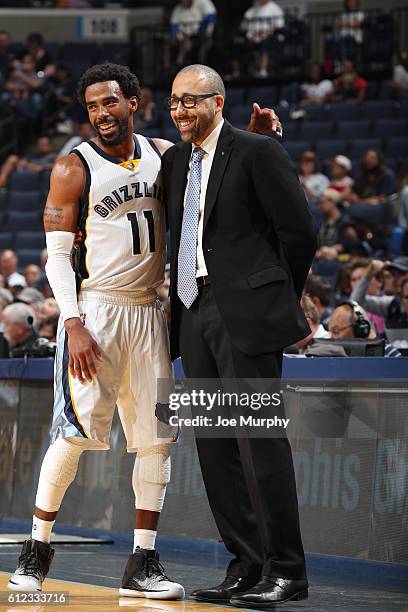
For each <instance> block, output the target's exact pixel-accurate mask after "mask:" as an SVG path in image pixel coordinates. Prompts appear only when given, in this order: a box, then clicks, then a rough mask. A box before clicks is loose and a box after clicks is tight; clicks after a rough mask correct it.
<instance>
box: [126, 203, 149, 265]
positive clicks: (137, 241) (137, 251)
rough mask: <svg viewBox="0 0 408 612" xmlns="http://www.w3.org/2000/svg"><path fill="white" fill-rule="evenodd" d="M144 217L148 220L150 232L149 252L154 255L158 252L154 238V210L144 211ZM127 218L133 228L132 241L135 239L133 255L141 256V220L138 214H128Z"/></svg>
mask: <svg viewBox="0 0 408 612" xmlns="http://www.w3.org/2000/svg"><path fill="white" fill-rule="evenodd" d="M143 216H144V218H145V219H146V222H147V227H148V230H149V251H150V253H154V252H155V250H156V240H155V237H154V217H153V211H152V210H144V211H143ZM127 218H128V220H129V221H130V226H131V228H132V239H133V255H140V254H141V252H142V251H141V249H140V229H139V220H138V216H137V213H135V212H131V213H128V214H127Z"/></svg>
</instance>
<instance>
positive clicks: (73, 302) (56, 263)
mask: <svg viewBox="0 0 408 612" xmlns="http://www.w3.org/2000/svg"><path fill="white" fill-rule="evenodd" d="M45 237H46V241H47V251H48V260H47V264H46V266H45V271H46V273H47V277H48V281H49V283H50V286H51V289H52V291H53V293H54V297H55V299H56V300H57V304H58V306H59V308H60V310H61V316H62V318H63V320H64V321H66V320H67V319H72V318H73V317H79V310H78V301H77V292H76V283H75V273H74V271H73V269H72V265H71V250H72V247H73V244H74V238H75V234H73V233H72V232H59V231H58V232H47V233H46V234H45Z"/></svg>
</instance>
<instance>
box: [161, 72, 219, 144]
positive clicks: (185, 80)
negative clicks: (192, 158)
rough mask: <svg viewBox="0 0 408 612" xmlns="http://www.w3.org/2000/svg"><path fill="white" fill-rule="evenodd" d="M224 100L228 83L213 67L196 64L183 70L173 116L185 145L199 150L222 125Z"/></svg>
mask: <svg viewBox="0 0 408 612" xmlns="http://www.w3.org/2000/svg"><path fill="white" fill-rule="evenodd" d="M224 98H225V87H224V83H223V82H222V79H221V77H220V75H219V74H218V72H215V70H213V69H212V68H210V67H209V66H204V65H203V64H192V65H191V66H186V67H185V68H183V69H182V70H180V72H179V73H178V74H177V75H176V77H175V79H174V81H173V86H172V90H171V99H172V100H173V101H175V103H174V104H173V105H172V106H171V109H170V114H171V118H172V119H173V122H174V125H175V126H176V128H177V129H178V131H179V133H180V138H181V140H182V141H183V142H188V143H193V144H194V145H196V146H199V145H201V143H202V142H204V141H205V140H206V138H207V137H208V136H209V135H210V134H211V132H212V131H213V130H214V129H215V128H216V127H217V125H218V124H219V123H220V122H221V121H222V109H223V107H224ZM176 104H177V106H176Z"/></svg>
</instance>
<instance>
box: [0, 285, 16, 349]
mask: <svg viewBox="0 0 408 612" xmlns="http://www.w3.org/2000/svg"><path fill="white" fill-rule="evenodd" d="M12 302H13V296H12V294H11V293H10V291H7V289H1V288H0V359H5V358H7V357H8V354H9V353H8V343H7V340H6V339H5V337H4V333H3V332H4V324H3V320H2V316H1V315H2V312H3V310H4V309H5V308H6V306H8V305H9V304H11V303H12Z"/></svg>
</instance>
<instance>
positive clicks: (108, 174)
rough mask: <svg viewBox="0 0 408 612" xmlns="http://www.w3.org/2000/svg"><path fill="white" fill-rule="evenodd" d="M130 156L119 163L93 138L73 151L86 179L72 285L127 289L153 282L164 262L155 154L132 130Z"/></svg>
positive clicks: (143, 287) (156, 281)
mask: <svg viewBox="0 0 408 612" xmlns="http://www.w3.org/2000/svg"><path fill="white" fill-rule="evenodd" d="M134 139H135V159H133V160H129V161H127V162H123V163H121V162H119V161H118V160H117V159H115V158H114V157H111V156H110V155H108V154H107V153H105V152H104V151H103V150H102V149H100V148H99V147H98V146H97V145H96V144H95V143H94V142H91V141H89V142H83V143H82V144H80V145H79V146H78V147H75V149H74V150H73V151H74V153H76V154H77V155H78V157H80V159H81V160H82V162H83V164H84V167H85V171H86V176H87V181H86V188H85V192H84V196H83V198H82V201H81V208H80V213H79V220H78V226H79V227H80V228H81V230H82V233H83V244H82V247H81V249H80V250H79V254H78V255H77V257H76V261H74V267H75V271H76V273H77V276H78V281H79V283H80V285H79V287H78V289H79V288H80V289H81V290H92V291H106V292H108V293H109V292H111V293H122V294H132V293H135V292H141V291H146V290H148V289H150V288H153V287H156V286H157V285H159V284H160V283H161V282H162V280H163V277H164V266H165V257H166V255H165V231H166V224H165V213H164V208H163V204H162V201H161V200H162V182H161V159H160V154H159V152H158V150H157V149H156V148H155V146H154V144H153V143H152V141H151V140H148V139H147V138H145V137H144V136H140V135H139V134H138V135H137V136H136V135H134Z"/></svg>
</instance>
